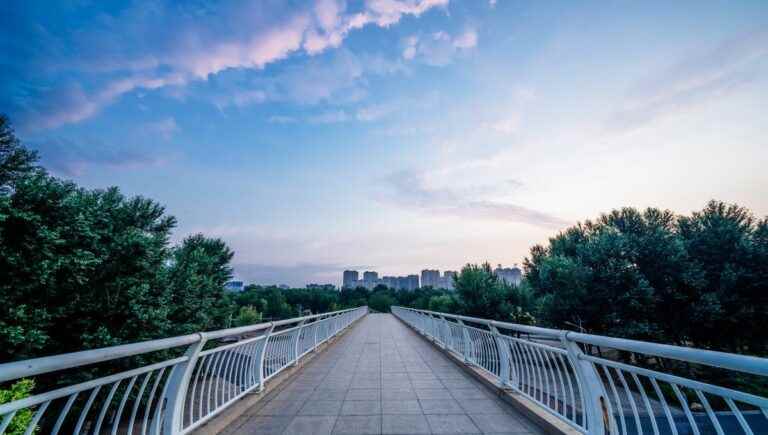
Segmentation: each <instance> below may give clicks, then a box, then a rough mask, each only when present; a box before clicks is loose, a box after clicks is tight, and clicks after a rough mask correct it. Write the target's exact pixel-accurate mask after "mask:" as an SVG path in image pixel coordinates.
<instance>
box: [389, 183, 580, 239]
mask: <svg viewBox="0 0 768 435" xmlns="http://www.w3.org/2000/svg"><path fill="white" fill-rule="evenodd" d="M429 175H430V174H428V173H419V172H415V171H401V172H397V173H394V174H391V175H390V177H388V178H387V179H386V184H387V186H388V187H389V192H388V194H386V195H385V196H384V197H383V199H384V200H386V201H387V202H391V203H394V204H397V205H400V206H402V207H406V208H411V209H415V210H420V211H422V212H425V213H429V214H432V215H437V216H439V215H448V216H457V217H461V218H467V219H473V220H494V221H505V222H523V223H527V224H530V225H535V226H538V227H543V228H562V227H564V226H566V225H568V221H566V220H563V219H560V218H559V217H557V216H553V215H551V214H548V213H544V212H541V211H538V210H534V209H531V208H528V207H525V206H522V205H519V204H513V203H510V202H507V201H500V200H497V199H495V198H494V197H495V196H496V195H498V193H500V192H499V190H500V189H503V190H506V191H514V190H515V189H518V188H519V187H521V186H522V182H520V181H519V180H509V179H507V180H503V182H502V183H497V184H494V185H473V186H465V187H458V186H454V187H440V186H435V185H432V184H430V183H429V179H428V178H429Z"/></svg>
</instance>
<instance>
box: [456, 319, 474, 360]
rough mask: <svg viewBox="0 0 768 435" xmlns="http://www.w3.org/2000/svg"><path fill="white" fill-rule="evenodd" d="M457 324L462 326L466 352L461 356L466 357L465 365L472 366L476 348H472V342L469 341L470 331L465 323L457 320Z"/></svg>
mask: <svg viewBox="0 0 768 435" xmlns="http://www.w3.org/2000/svg"><path fill="white" fill-rule="evenodd" d="M456 321H457V322H459V325H460V326H461V335H462V337H463V338H464V346H462V347H463V348H464V352H462V353H461V355H462V356H463V357H464V362H465V363H470V364H472V363H473V361H474V348H473V346H472V340H470V339H469V331H468V330H467V325H465V324H464V322H462V321H461V319H456Z"/></svg>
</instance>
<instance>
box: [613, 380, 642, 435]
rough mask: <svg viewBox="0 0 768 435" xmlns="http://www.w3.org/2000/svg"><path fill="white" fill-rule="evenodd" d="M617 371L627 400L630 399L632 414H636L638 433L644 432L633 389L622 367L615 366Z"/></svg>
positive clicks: (639, 434) (640, 434)
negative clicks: (628, 383)
mask: <svg viewBox="0 0 768 435" xmlns="http://www.w3.org/2000/svg"><path fill="white" fill-rule="evenodd" d="M615 370H616V373H617V374H618V375H619V381H620V382H621V385H622V386H623V387H624V393H625V395H626V396H627V401H629V406H630V408H632V414H633V415H634V416H635V426H637V433H638V435H642V434H643V428H642V425H641V424H640V415H639V414H638V412H637V405H636V404H635V397H634V396H633V395H632V391H631V390H630V389H629V385H627V380H626V379H625V378H624V373H622V370H621V369H617V368H615Z"/></svg>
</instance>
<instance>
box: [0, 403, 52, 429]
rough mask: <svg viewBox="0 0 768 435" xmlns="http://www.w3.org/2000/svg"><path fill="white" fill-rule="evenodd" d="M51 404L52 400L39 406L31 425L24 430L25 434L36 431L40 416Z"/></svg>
mask: <svg viewBox="0 0 768 435" xmlns="http://www.w3.org/2000/svg"><path fill="white" fill-rule="evenodd" d="M50 404H51V401H50V400H49V401H47V402H43V404H42V405H40V407H38V408H37V411H36V412H35V416H34V417H32V421H30V422H29V425H28V426H27V430H25V431H24V435H32V434H33V433H34V432H35V429H36V428H37V423H38V422H39V421H40V418H41V417H42V416H43V414H44V413H45V410H46V409H48V405H50ZM0 434H2V431H0Z"/></svg>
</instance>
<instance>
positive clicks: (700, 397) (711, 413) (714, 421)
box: [693, 390, 725, 435]
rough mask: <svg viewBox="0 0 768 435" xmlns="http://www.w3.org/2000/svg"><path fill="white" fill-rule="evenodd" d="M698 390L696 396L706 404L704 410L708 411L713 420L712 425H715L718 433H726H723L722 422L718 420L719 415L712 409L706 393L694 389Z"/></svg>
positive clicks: (721, 434)
mask: <svg viewBox="0 0 768 435" xmlns="http://www.w3.org/2000/svg"><path fill="white" fill-rule="evenodd" d="M693 391H694V392H696V396H697V397H698V398H699V400H701V404H702V405H704V410H705V411H706V412H707V415H708V416H709V419H710V420H711V421H712V425H713V426H714V427H715V432H717V435H725V434H724V433H723V428H722V427H721V426H720V422H719V421H718V420H717V416H716V415H715V413H714V411H712V406H710V404H709V400H707V398H706V397H705V396H704V393H702V392H701V391H700V390H693Z"/></svg>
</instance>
